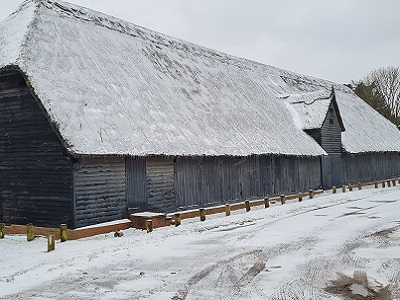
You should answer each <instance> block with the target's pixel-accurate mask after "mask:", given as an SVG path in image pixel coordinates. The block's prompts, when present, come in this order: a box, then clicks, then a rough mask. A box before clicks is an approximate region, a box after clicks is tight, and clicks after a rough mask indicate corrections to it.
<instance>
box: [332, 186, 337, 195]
mask: <svg viewBox="0 0 400 300" xmlns="http://www.w3.org/2000/svg"><path fill="white" fill-rule="evenodd" d="M332 194H336V186H333V187H332Z"/></svg>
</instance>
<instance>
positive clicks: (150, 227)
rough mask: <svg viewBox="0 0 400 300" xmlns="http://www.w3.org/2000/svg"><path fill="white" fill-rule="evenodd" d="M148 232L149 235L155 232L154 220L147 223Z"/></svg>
mask: <svg viewBox="0 0 400 300" xmlns="http://www.w3.org/2000/svg"><path fill="white" fill-rule="evenodd" d="M146 230H147V233H150V232H153V220H152V219H149V220H147V221H146Z"/></svg>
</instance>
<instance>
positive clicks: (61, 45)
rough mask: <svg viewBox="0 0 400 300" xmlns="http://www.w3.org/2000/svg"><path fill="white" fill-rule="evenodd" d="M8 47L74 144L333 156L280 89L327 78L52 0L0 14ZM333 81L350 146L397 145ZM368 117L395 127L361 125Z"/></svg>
mask: <svg viewBox="0 0 400 300" xmlns="http://www.w3.org/2000/svg"><path fill="white" fill-rule="evenodd" d="M0 46H1V47H0V68H2V67H6V66H10V65H16V66H17V67H18V68H19V69H20V70H21V71H22V72H23V73H24V74H25V76H26V78H27V79H28V80H29V82H30V85H31V87H32V88H33V89H34V91H35V93H36V95H37V96H38V98H39V99H40V101H41V102H42V104H43V107H44V108H45V109H46V111H47V114H48V116H49V118H50V120H51V121H52V122H53V124H55V125H56V126H55V127H57V128H58V130H59V132H60V135H61V136H62V137H63V139H64V140H65V142H66V144H67V145H68V148H69V149H68V150H69V151H71V152H72V153H77V154H130V155H151V154H165V155H224V154H227V155H251V154H262V153H280V154H294V155H321V154H325V152H324V151H323V149H322V148H321V147H320V146H319V145H318V144H317V143H316V142H315V141H314V140H313V139H312V138H311V137H309V136H308V135H307V134H305V133H304V132H303V131H302V130H301V128H299V126H296V122H295V120H294V119H293V118H292V114H291V112H290V110H289V109H288V107H287V105H286V103H285V101H282V97H287V96H288V95H291V94H296V95H297V94H307V93H315V92H316V91H321V90H327V91H328V92H329V91H330V89H331V87H332V85H333V84H332V83H331V82H327V81H323V80H318V79H314V78H310V77H306V76H300V75H298V74H294V73H291V72H287V71H283V70H279V69H276V68H273V67H270V66H265V65H262V64H259V63H255V62H252V61H249V60H245V59H240V58H236V57H232V56H229V55H226V54H222V53H219V52H216V51H213V50H209V49H206V48H203V47H200V46H197V45H193V44H190V43H187V42H183V41H180V40H178V39H175V38H172V37H168V36H165V35H162V34H159V33H156V32H153V31H150V30H147V29H144V28H141V27H139V26H136V25H133V24H131V23H128V22H125V21H122V20H119V19H117V18H113V17H110V16H107V15H104V14H101V13H98V12H95V11H92V10H89V9H85V8H82V7H79V6H76V5H72V4H68V3H65V2H60V1H57V2H56V1H51V0H29V1H25V2H24V3H23V4H22V5H21V6H20V8H19V9H18V11H17V12H16V13H14V14H12V15H10V16H9V17H8V18H7V19H6V20H5V21H3V22H1V23H0ZM335 89H336V96H337V102H338V104H339V108H340V111H341V113H342V117H343V119H344V123H345V124H344V125H345V128H346V132H345V133H344V134H343V142H344V145H345V148H346V149H347V150H348V151H350V152H353V151H354V152H360V151H386V150H388V151H400V132H399V131H398V130H397V129H396V127H395V126H394V125H393V124H391V123H389V122H388V121H386V120H385V119H384V118H382V117H380V116H379V115H378V114H377V113H374V111H372V109H370V108H369V107H368V106H367V105H366V104H364V103H363V102H362V100H360V99H359V98H357V97H356V96H355V95H354V94H353V93H352V92H351V91H350V90H349V89H346V88H344V87H342V86H335ZM358 110H361V111H360V112H359V113H357V111H358ZM364 110H366V111H367V112H365V111H364ZM361 117H362V118H365V117H367V118H368V117H369V120H370V122H373V123H374V125H375V126H377V127H378V128H380V129H381V130H382V131H383V132H385V134H386V135H388V136H389V137H388V138H387V137H385V138H382V134H381V133H377V132H373V131H371V132H370V130H369V128H368V126H366V128H361V130H360V128H357V127H356V125H357V124H362V123H359V122H358V121H359V120H358V119H355V118H361ZM364 129H365V130H364ZM359 132H361V134H359ZM366 132H368V135H365V133H366ZM354 137H357V138H358V140H357V143H358V144H355V142H354V141H356V140H355V139H354ZM371 139H372V140H371Z"/></svg>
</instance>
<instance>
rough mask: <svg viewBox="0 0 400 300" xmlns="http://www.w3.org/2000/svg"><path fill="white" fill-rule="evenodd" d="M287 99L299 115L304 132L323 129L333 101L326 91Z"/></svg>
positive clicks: (290, 96)
mask: <svg viewBox="0 0 400 300" xmlns="http://www.w3.org/2000/svg"><path fill="white" fill-rule="evenodd" d="M286 99H287V100H286V101H288V102H289V103H290V104H291V106H292V107H293V108H294V109H295V110H296V112H295V113H294V114H296V113H297V114H298V115H299V118H300V120H301V129H303V130H307V129H317V128H321V126H322V124H323V122H324V120H325V117H326V113H327V111H328V108H329V105H330V103H331V100H332V98H331V95H330V93H329V94H328V95H327V91H326V90H322V91H315V92H311V93H301V94H293V95H289V96H288V97H287V98H286ZM296 117H297V116H296V115H294V118H296Z"/></svg>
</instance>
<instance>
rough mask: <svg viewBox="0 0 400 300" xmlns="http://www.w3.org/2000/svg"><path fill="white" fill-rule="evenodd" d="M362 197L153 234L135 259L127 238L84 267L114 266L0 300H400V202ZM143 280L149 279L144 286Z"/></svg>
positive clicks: (85, 270)
mask: <svg viewBox="0 0 400 300" xmlns="http://www.w3.org/2000/svg"><path fill="white" fill-rule="evenodd" d="M362 195H363V194H361V193H360V198H359V199H357V197H355V198H356V199H355V200H351V201H347V202H344V203H340V202H339V204H329V205H326V207H320V208H315V206H305V205H298V204H292V205H287V207H285V209H286V211H285V212H284V213H282V212H281V211H280V209H281V208H279V207H272V208H271V211H270V212H269V215H268V216H267V217H265V218H260V215H261V213H262V212H254V215H251V214H252V213H253V212H251V213H249V214H247V215H246V217H245V218H242V219H241V220H240V221H236V220H235V221H232V222H227V223H221V222H220V221H218V220H217V219H214V220H207V221H206V222H204V223H200V222H196V223H193V224H189V225H186V227H184V226H185V225H183V226H182V228H181V229H180V230H181V232H180V234H177V233H179V232H175V233H169V234H165V235H163V234H162V232H161V231H159V232H158V233H157V234H158V235H159V237H161V238H159V239H157V244H156V245H152V244H151V242H150V241H151V240H150V239H148V240H147V241H146V243H142V244H140V245H138V248H137V249H138V252H137V253H141V254H140V255H139V254H137V253H135V249H136V248H135V246H134V244H131V243H130V242H129V239H127V240H126V241H125V242H124V243H123V244H122V246H121V245H120V246H119V247H116V248H113V247H107V248H103V249H96V248H94V249H92V250H91V251H92V252H91V256H89V258H88V259H91V260H93V261H94V262H95V265H99V260H100V259H102V257H103V256H101V255H100V254H101V253H104V251H106V252H109V254H110V261H109V262H103V263H102V267H98V266H97V267H88V268H82V269H78V270H77V272H75V273H73V274H67V275H68V276H64V277H63V278H62V279H60V280H56V281H53V282H51V283H50V282H49V283H44V284H42V285H40V286H38V287H36V288H31V289H28V290H26V291H25V292H23V293H19V294H18V295H10V296H6V297H5V298H2V299H35V300H44V299H77V297H78V298H79V299H128V298H129V299H173V300H190V299H252V300H253V299H274V300H275V299H277V300H279V299H282V300H283V299H400V289H399V286H400V271H399V270H400V258H399V256H395V255H393V253H396V251H397V253H400V251H399V249H400V232H399V229H400V216H398V214H397V213H396V210H397V211H399V210H400V200H398V199H397V197H398V196H396V195H395V194H393V195H390V193H387V194H385V196H384V197H383V198H382V200H380V196H371V197H369V198H365V197H363V196H362ZM315 201H318V199H317V200H315ZM274 209H275V211H274ZM387 211H389V213H388V212H387ZM383 212H385V213H384V215H383ZM383 216H384V217H383ZM236 218H237V219H238V220H239V218H238V217H236ZM232 220H233V219H232ZM186 230H187V231H186ZM179 235H186V236H187V238H186V239H184V240H183V242H182V240H181V239H180V238H179ZM127 236H128V238H129V234H127ZM129 248H130V249H132V250H131V255H130V256H129V257H126V256H125V255H126V251H127V249H129ZM139 248H140V249H141V250H143V251H144V252H143V251H142V252H139ZM157 249H164V250H161V251H158V252H157ZM165 249H170V251H165ZM180 249H184V251H182V253H181V252H180ZM146 252H148V253H151V255H153V257H152V259H151V260H148V259H145V257H144V256H143V255H144V254H143V253H146ZM121 255H124V256H121ZM156 255H157V256H156ZM69 263H70V264H74V262H73V261H70V262H69ZM63 264H68V262H63ZM61 267H62V266H61ZM139 271H142V272H143V274H144V275H143V276H141V275H139ZM143 277H147V279H152V280H153V279H154V280H153V281H150V283H152V284H149V283H148V281H146V282H147V283H146V284H144V285H143V286H141V283H142V282H143V283H144V281H143ZM121 283H125V285H124V284H122V285H121ZM128 283H129V284H128ZM116 291H119V292H118V293H117V292H116Z"/></svg>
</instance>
